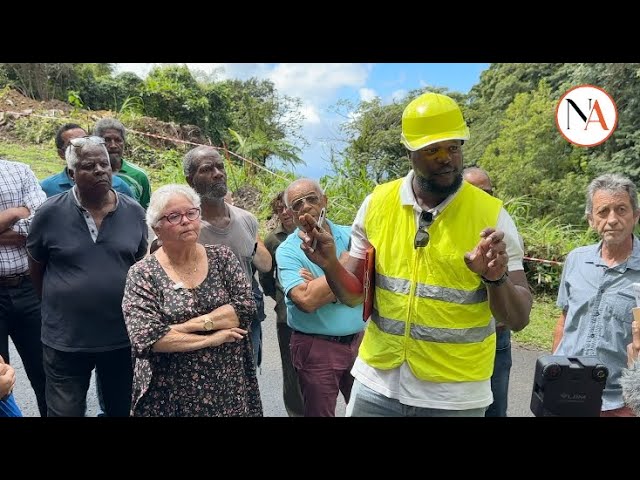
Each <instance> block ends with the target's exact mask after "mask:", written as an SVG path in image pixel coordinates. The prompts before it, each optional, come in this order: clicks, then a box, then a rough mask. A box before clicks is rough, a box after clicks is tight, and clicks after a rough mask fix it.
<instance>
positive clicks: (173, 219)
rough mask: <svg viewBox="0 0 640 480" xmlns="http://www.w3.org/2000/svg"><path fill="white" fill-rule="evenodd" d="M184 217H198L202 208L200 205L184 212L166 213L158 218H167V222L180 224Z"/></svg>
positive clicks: (193, 218) (188, 218)
mask: <svg viewBox="0 0 640 480" xmlns="http://www.w3.org/2000/svg"><path fill="white" fill-rule="evenodd" d="M182 217H187V220H189V221H193V220H195V219H196V218H198V217H200V209H199V208H198V207H195V208H190V209H189V210H187V211H186V212H184V213H178V212H173V213H170V214H169V215H165V216H164V217H160V218H159V219H158V220H162V219H163V218H166V219H167V222H169V223H170V224H172V225H178V224H179V223H180V222H182Z"/></svg>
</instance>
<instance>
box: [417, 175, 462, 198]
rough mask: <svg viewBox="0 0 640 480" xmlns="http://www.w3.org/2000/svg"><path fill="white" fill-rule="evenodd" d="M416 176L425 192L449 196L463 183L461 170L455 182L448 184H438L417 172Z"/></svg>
mask: <svg viewBox="0 0 640 480" xmlns="http://www.w3.org/2000/svg"><path fill="white" fill-rule="evenodd" d="M415 177H416V180H417V181H418V184H419V185H420V189H421V190H422V191H423V192H429V193H435V194H437V195H447V196H449V195H451V194H452V193H453V192H455V191H456V190H458V188H460V185H462V173H460V172H458V174H457V175H456V176H455V178H454V180H453V183H452V184H451V185H448V186H443V185H438V184H437V183H436V182H434V181H433V180H430V179H428V178H424V177H422V176H420V175H417V174H416V175H415Z"/></svg>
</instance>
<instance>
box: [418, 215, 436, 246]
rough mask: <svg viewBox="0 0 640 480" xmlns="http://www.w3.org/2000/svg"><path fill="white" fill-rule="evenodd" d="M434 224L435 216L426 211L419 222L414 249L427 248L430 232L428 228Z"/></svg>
mask: <svg viewBox="0 0 640 480" xmlns="http://www.w3.org/2000/svg"><path fill="white" fill-rule="evenodd" d="M432 223H433V214H432V213H431V212H427V211H425V210H423V211H422V213H421V214H420V219H419V220H418V231H417V232H416V236H415V238H414V239H413V248H422V247H426V246H427V244H428V243H429V232H428V231H427V228H428V227H429V226H430V225H431V224H432Z"/></svg>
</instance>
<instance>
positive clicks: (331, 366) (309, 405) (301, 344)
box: [290, 332, 363, 417]
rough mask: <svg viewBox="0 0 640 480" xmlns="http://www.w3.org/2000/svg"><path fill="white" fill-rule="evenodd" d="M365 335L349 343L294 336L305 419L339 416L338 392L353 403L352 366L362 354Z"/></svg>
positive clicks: (360, 334) (295, 333) (293, 358)
mask: <svg viewBox="0 0 640 480" xmlns="http://www.w3.org/2000/svg"><path fill="white" fill-rule="evenodd" d="M362 337H363V332H360V333H358V334H357V335H355V336H354V337H353V339H352V340H351V341H350V342H348V343H342V342H337V341H334V340H327V339H325V338H321V337H315V336H313V335H308V334H304V333H300V332H293V333H292V335H291V344H290V346H291V361H292V363H293V366H294V368H295V369H296V371H297V372H298V380H299V382H300V389H301V391H302V398H303V400H304V416H305V417H335V415H336V403H337V400H338V393H339V392H342V395H343V396H344V399H345V402H349V397H350V395H351V387H352V386H353V377H352V376H351V367H353V362H354V361H355V359H356V357H357V355H358V348H359V347H360V342H361V341H362Z"/></svg>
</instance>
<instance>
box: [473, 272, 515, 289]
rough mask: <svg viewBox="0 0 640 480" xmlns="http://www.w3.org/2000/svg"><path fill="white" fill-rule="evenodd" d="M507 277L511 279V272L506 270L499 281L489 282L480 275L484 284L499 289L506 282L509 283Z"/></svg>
mask: <svg viewBox="0 0 640 480" xmlns="http://www.w3.org/2000/svg"><path fill="white" fill-rule="evenodd" d="M507 277H509V272H508V271H506V270H505V272H504V273H503V274H502V276H501V277H500V278H498V279H497V280H489V279H486V278H484V277H483V276H482V275H480V279H481V280H482V283H484V284H485V285H491V286H493V287H497V286H500V285H502V284H503V283H504V282H506V281H507Z"/></svg>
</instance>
